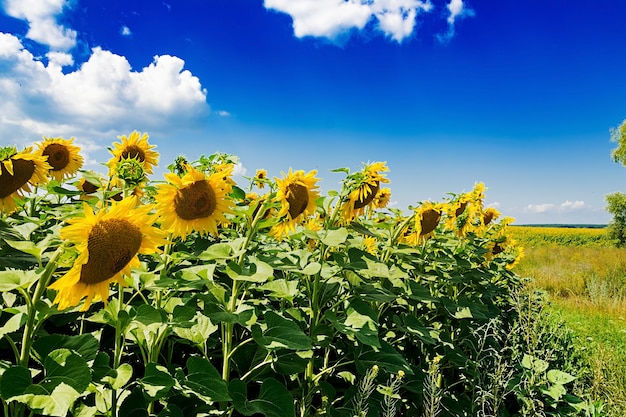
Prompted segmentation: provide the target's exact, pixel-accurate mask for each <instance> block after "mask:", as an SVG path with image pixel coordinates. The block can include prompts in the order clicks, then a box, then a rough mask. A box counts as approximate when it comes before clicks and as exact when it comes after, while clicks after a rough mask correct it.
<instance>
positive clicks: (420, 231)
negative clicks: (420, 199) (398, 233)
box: [405, 201, 446, 245]
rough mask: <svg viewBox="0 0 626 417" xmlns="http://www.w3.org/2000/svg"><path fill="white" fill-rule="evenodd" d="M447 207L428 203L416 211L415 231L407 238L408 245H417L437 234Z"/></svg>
mask: <svg viewBox="0 0 626 417" xmlns="http://www.w3.org/2000/svg"><path fill="white" fill-rule="evenodd" d="M445 209H446V207H445V206H444V205H443V204H442V203H431V202H430V201H427V202H425V203H422V204H421V205H420V206H419V207H418V208H416V209H415V221H414V224H413V230H412V231H411V232H410V233H409V234H408V235H407V236H405V240H406V242H407V243H410V244H413V245H417V244H418V243H419V242H423V241H425V240H427V239H428V238H429V237H431V236H433V235H434V234H435V229H436V228H437V226H438V225H439V221H440V220H441V213H443V212H444V210H445Z"/></svg>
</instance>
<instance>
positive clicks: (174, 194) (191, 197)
mask: <svg viewBox="0 0 626 417" xmlns="http://www.w3.org/2000/svg"><path fill="white" fill-rule="evenodd" d="M231 174H232V165H227V166H226V167H225V168H224V170H223V171H218V172H214V173H213V174H211V175H208V176H207V175H206V174H205V173H203V172H200V171H198V170H196V169H195V168H193V167H191V166H190V167H189V169H188V171H187V173H186V174H185V175H184V176H183V177H182V178H181V177H179V176H178V175H176V174H165V179H166V180H167V183H166V184H161V185H159V186H157V195H156V197H155V199H156V209H157V212H158V213H159V215H160V218H161V223H162V227H163V229H165V230H167V231H169V232H170V233H172V235H173V236H176V237H181V238H182V239H185V238H186V237H187V235H189V234H190V233H191V232H193V231H197V232H199V233H200V234H207V233H210V234H212V235H213V236H217V235H218V229H217V227H218V225H220V224H227V223H228V222H229V221H228V219H227V218H226V217H225V216H224V215H225V214H226V213H232V212H233V211H232V201H231V200H230V199H229V197H228V194H230V192H231V191H232V185H231V182H230V181H229V179H230V176H231Z"/></svg>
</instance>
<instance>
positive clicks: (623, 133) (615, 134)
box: [611, 119, 626, 166]
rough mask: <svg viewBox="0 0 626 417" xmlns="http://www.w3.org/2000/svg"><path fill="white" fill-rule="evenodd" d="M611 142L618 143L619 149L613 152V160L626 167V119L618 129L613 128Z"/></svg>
mask: <svg viewBox="0 0 626 417" xmlns="http://www.w3.org/2000/svg"><path fill="white" fill-rule="evenodd" d="M611 142H617V148H615V149H613V150H612V151H611V156H612V157H613V160H614V161H615V162H621V164H622V165H624V166H626V119H625V120H624V121H623V122H622V124H621V125H619V127H618V128H614V127H613V128H611Z"/></svg>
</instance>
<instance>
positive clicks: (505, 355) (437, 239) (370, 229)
mask: <svg viewBox="0 0 626 417" xmlns="http://www.w3.org/2000/svg"><path fill="white" fill-rule="evenodd" d="M232 161H236V159H235V158H234V157H229V156H228V155H223V154H217V155H212V156H210V157H202V158H201V160H200V163H199V164H200V166H201V167H202V169H203V170H204V171H206V172H213V173H214V172H218V173H220V172H221V171H219V170H217V168H215V166H216V165H217V164H222V163H230V162H232ZM185 164H186V163H184V164H183V163H182V162H180V161H179V164H178V165H180V166H178V168H176V169H181V170H184V169H186V166H185ZM341 172H344V171H343V170H341ZM346 173H347V174H348V176H347V178H346V180H345V181H344V186H343V188H342V189H341V190H340V191H333V192H329V193H328V195H327V196H325V197H320V198H319V199H317V201H316V206H315V207H316V213H315V214H316V219H318V220H319V224H318V225H317V227H312V226H307V225H306V224H305V223H298V224H297V225H294V229H295V230H294V231H293V233H289V236H288V238H286V239H276V238H275V235H272V234H271V233H270V230H271V228H272V227H273V226H274V225H275V224H276V223H277V219H274V218H272V213H274V214H275V213H276V211H277V209H279V207H280V204H279V203H280V201H278V202H277V201H276V199H277V195H279V194H278V192H277V190H276V186H275V185H273V184H269V181H267V182H268V184H266V185H268V187H269V188H271V190H270V191H269V192H268V195H267V198H266V200H265V202H262V203H259V202H256V203H250V201H247V200H244V199H245V198H247V197H246V194H245V193H244V192H243V191H242V189H241V188H233V189H232V193H231V195H230V196H228V199H229V201H231V202H233V208H232V210H231V212H229V213H228V216H229V217H228V221H229V224H220V228H219V233H218V234H217V235H215V236H214V235H211V234H208V235H204V234H201V233H198V232H197V231H194V232H192V233H190V234H189V235H188V236H186V237H185V238H184V239H181V238H180V237H178V238H173V237H171V239H170V240H169V241H168V242H167V243H166V244H165V246H164V247H163V251H162V253H158V254H151V255H142V256H141V257H140V258H139V259H140V263H139V267H136V268H133V270H132V273H131V274H130V276H127V277H125V278H124V279H125V281H124V283H125V284H126V285H117V286H115V287H113V297H112V298H111V299H110V300H108V304H106V305H103V303H101V302H100V300H98V299H96V300H94V303H93V304H92V305H90V306H89V308H87V309H86V311H80V310H78V308H79V307H80V306H76V307H70V308H68V309H66V310H62V311H60V310H58V308H57V306H56V305H55V304H54V299H55V296H56V295H57V294H55V291H52V290H50V289H48V285H49V284H50V283H51V282H53V281H54V280H57V279H59V278H60V277H61V276H63V275H64V274H65V273H66V272H67V271H68V270H70V268H72V267H73V266H74V262H75V261H76V259H77V256H78V254H77V251H78V249H77V248H76V247H69V246H67V245H66V244H65V243H64V242H62V240H61V239H60V236H62V234H61V235H60V234H59V229H60V228H61V226H63V225H64V224H65V223H64V222H65V220H66V219H80V218H81V217H82V216H83V215H84V208H83V207H84V206H83V204H82V201H79V200H78V195H77V194H74V193H59V192H58V190H56V189H55V188H49V189H48V190H47V192H48V194H45V195H33V196H29V197H27V198H26V199H25V200H26V201H25V202H24V205H23V206H22V207H23V209H22V210H20V211H19V212H17V213H14V214H12V215H11V216H7V217H5V218H4V219H3V220H2V222H0V253H1V254H2V255H3V256H2V258H0V262H1V263H0V292H1V295H2V300H1V310H0V326H1V327H0V336H1V337H2V339H1V341H0V354H1V355H0V357H1V358H3V359H2V361H0V372H1V374H0V397H1V400H2V406H3V409H4V410H3V411H4V412H5V415H10V416H11V417H17V416H24V415H27V414H29V413H40V414H43V415H55V416H57V415H58V416H61V415H81V416H83V415H84V416H86V415H108V416H111V417H114V416H131V415H145V416H148V415H158V416H169V415H171V416H196V415H223V416H228V415H230V416H238V415H244V416H252V415H263V416H268V417H278V416H287V417H289V416H294V417H295V416H296V415H298V416H300V417H305V416H306V417H308V416H313V415H329V416H337V417H343V416H346V417H352V416H355V415H356V416H359V417H361V416H364V417H365V416H367V417H372V416H379V415H384V416H389V417H391V416H393V415H400V416H404V415H424V414H426V415H437V414H439V415H446V416H473V415H482V414H485V415H516V413H518V415H533V414H530V413H531V410H532V412H536V413H545V414H546V415H557V414H554V413H556V412H558V413H559V414H558V415H574V414H575V412H577V411H578V410H582V409H583V408H584V406H585V403H584V402H582V401H581V400H580V399H579V398H577V397H576V396H575V395H573V394H572V391H571V389H570V386H571V385H572V384H573V381H572V378H573V377H576V378H579V375H580V369H578V368H576V367H575V366H573V365H571V364H570V362H568V359H567V358H568V356H567V352H568V351H567V349H565V350H564V351H563V352H564V353H558V352H557V346H559V345H560V344H565V345H564V346H565V348H567V347H568V345H567V344H566V343H568V340H567V339H565V338H560V337H559V336H553V335H552V333H551V332H548V331H544V330H541V329H539V328H537V327H532V326H536V325H537V323H542V320H541V316H540V315H539V314H535V313H532V314H533V315H531V314H530V313H528V316H525V314H526V310H525V309H523V308H522V307H520V305H521V304H520V301H519V297H518V296H517V294H518V293H519V291H520V289H521V288H522V287H523V282H522V280H521V278H520V277H519V276H518V275H516V274H515V273H514V272H513V271H512V270H511V266H512V265H513V264H514V263H515V262H516V260H517V254H518V253H517V252H516V251H515V250H514V248H513V247H510V248H508V249H509V250H506V249H505V246H506V245H505V243H506V242H507V234H506V231H507V228H506V226H507V224H508V222H502V223H499V224H495V223H494V224H492V225H489V226H487V225H484V224H483V220H482V217H481V214H482V213H481V212H480V210H481V209H482V200H481V199H478V200H474V201H473V202H472V203H471V204H469V205H468V207H470V208H471V210H474V211H471V210H470V208H468V209H467V210H468V211H467V212H466V213H464V216H466V220H467V219H470V220H467V221H466V222H465V223H464V227H465V228H464V229H463V231H460V230H458V229H455V228H451V227H450V226H449V224H455V223H454V222H444V221H442V222H441V224H439V225H438V226H437V227H436V229H435V230H433V231H432V232H433V233H432V236H428V237H426V236H422V235H419V232H418V233H417V236H415V239H413V240H411V239H409V238H408V237H409V236H410V235H411V234H410V233H409V232H410V231H411V230H413V228H414V226H413V225H414V224H415V221H416V219H419V218H418V217H417V216H416V215H411V216H409V217H406V216H405V215H404V214H402V213H401V212H400V211H393V210H390V211H382V210H374V208H372V207H366V208H367V210H364V212H363V213H361V214H360V215H359V217H358V218H357V219H350V220H349V221H346V220H345V219H342V220H340V219H341V209H342V207H344V205H345V204H346V203H348V202H350V198H351V197H350V196H351V195H353V194H352V193H353V192H354V191H355V190H354V189H353V188H354V187H358V186H361V185H362V184H363V181H366V178H367V176H365V174H364V173H359V175H356V174H350V173H349V171H348V172H346ZM357 180H358V181H357ZM264 184H265V183H264ZM379 185H380V184H377V185H376V187H378V186H379ZM54 187H57V188H58V187H59V185H58V184H56V185H55V186H54ZM146 187H147V188H146V189H145V195H144V197H143V200H144V202H143V204H149V203H151V202H153V193H152V194H151V191H150V190H151V189H150V187H151V186H150V185H147V186H146ZM250 188H251V189H252V185H251V186H250ZM294 189H295V190H299V191H298V193H300V194H298V197H302V196H303V195H302V194H301V193H302V190H301V189H298V188H294ZM55 190H56V191H55ZM122 191H123V192H124V193H126V194H128V193H130V192H135V191H136V190H134V189H133V190H130V189H125V190H122ZM292 192H293V193H294V194H296V192H295V191H293V190H292ZM42 194H44V192H43V191H42ZM107 196H108V193H106V192H102V193H101V194H99V195H98V196H97V197H96V198H95V200H94V201H91V202H89V203H85V204H91V206H92V207H93V208H94V210H96V211H97V210H98V209H100V206H102V205H105V204H107V200H106V198H107ZM292 197H293V196H292ZM294 198H295V197H294ZM372 201H373V200H372ZM468 201H469V200H468ZM472 205H473V206H472ZM433 207H439V208H438V210H441V212H442V213H449V212H451V213H454V212H455V210H451V211H450V210H447V208H446V206H445V204H443V203H442V204H441V206H433ZM360 208H363V207H360ZM464 209H465V208H464ZM272 210H274V211H272ZM429 210H435V208H430V209H429ZM353 211H354V210H353ZM431 213H432V212H431ZM470 213H471V214H472V215H476V217H475V218H474V219H473V220H472V218H470V217H469V216H470ZM290 215H291V214H290ZM443 217H444V219H445V215H444V216H443ZM477 219H478V220H477ZM283 220H284V219H283ZM472 222H473V223H472ZM470 226H471V227H470ZM64 230H67V229H64ZM70 230H71V229H70ZM123 238H124V236H120V237H119V239H123ZM367 238H370V239H373V244H371V243H372V242H371V241H366V239H367ZM496 243H497V245H498V249H499V250H498V251H495V250H494V249H495V246H496ZM127 262H128V261H127ZM534 302H535V301H533V303H534ZM522 304H524V303H522ZM524 305H525V304H524ZM533 311H534V310H533ZM521 320H522V321H521ZM523 320H525V321H523ZM552 330H553V331H556V329H554V328H552ZM550 337H552V338H550ZM531 342H532V343H531ZM540 347H541V348H540ZM555 355H556V356H555ZM559 355H561V356H559ZM577 380H578V379H577ZM555 410H556V411H555ZM520 413H521V414H520ZM534 415H537V414H534Z"/></svg>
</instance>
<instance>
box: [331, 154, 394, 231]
mask: <svg viewBox="0 0 626 417" xmlns="http://www.w3.org/2000/svg"><path fill="white" fill-rule="evenodd" d="M387 171H389V168H388V167H387V166H386V164H385V162H374V163H372V164H365V165H364V167H363V169H362V170H361V171H359V172H355V173H352V174H350V175H348V177H347V178H346V180H345V181H344V187H345V189H347V190H348V194H347V196H346V197H345V198H344V202H343V204H342V205H341V218H342V219H343V221H344V223H350V222H351V221H352V220H353V219H354V218H355V217H357V216H360V215H361V214H363V213H364V212H365V208H366V207H370V206H375V207H377V205H376V202H375V198H376V196H377V194H378V193H379V191H380V190H381V188H380V184H381V183H388V182H389V179H387V178H386V177H385V175H384V174H383V172H387ZM386 190H388V189H386Z"/></svg>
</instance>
